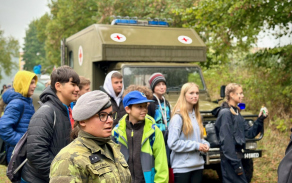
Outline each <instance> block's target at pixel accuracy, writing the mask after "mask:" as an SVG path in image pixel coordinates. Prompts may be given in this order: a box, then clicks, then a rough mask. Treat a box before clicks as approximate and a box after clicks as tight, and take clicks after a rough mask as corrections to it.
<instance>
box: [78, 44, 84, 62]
mask: <svg viewBox="0 0 292 183" xmlns="http://www.w3.org/2000/svg"><path fill="white" fill-rule="evenodd" d="M78 61H79V65H80V66H81V65H82V63H83V49H82V46H79V50H78Z"/></svg>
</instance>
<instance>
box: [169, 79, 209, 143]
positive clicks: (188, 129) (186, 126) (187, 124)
mask: <svg viewBox="0 0 292 183" xmlns="http://www.w3.org/2000/svg"><path fill="white" fill-rule="evenodd" d="M193 86H196V87H197V88H198V89H199V86H198V85H197V84H195V83H192V82H189V83H185V84H184V85H183V86H182V88H181V91H180V96H179V98H178V100H177V102H176V104H175V106H174V108H173V110H172V116H174V115H175V114H178V113H179V114H180V115H181V116H182V119H183V128H182V132H183V133H184V135H185V136H189V135H190V134H192V133H193V131H194V129H193V125H192V121H191V119H190V117H189V114H188V110H187V100H186V93H187V91H188V90H189V89H190V88H192V87H193ZM193 109H194V110H195V115H196V118H197V121H198V125H199V127H200V131H201V138H203V134H204V127H203V122H202V117H201V115H200V110H199V100H198V102H197V103H196V104H195V105H194V106H193Z"/></svg>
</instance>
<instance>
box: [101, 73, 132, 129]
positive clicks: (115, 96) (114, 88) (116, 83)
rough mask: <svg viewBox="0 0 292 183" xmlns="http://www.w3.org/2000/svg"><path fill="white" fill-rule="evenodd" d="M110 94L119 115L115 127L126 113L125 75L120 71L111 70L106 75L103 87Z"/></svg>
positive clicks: (114, 108) (114, 109)
mask: <svg viewBox="0 0 292 183" xmlns="http://www.w3.org/2000/svg"><path fill="white" fill-rule="evenodd" d="M101 90H104V91H105V92H106V93H107V94H108V96H109V97H110V98H111V103H112V107H113V111H114V112H117V116H116V118H115V120H114V124H113V127H115V126H116V125H117V124H118V123H119V120H120V119H121V118H122V117H123V116H124V115H125V114H126V111H125V109H124V106H123V98H122V96H123V92H124V85H123V76H122V74H121V73H119V72H118V71H111V72H110V73H108V74H107V75H106V77H105V80H104V84H103V88H102V89H101Z"/></svg>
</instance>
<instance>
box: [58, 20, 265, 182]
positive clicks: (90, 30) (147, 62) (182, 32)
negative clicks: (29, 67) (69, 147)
mask: <svg viewBox="0 0 292 183" xmlns="http://www.w3.org/2000/svg"><path fill="white" fill-rule="evenodd" d="M112 24H113V25H101V24H94V25H91V26H89V27H87V28H85V29H84V30H81V31H80V32H78V33H76V34H74V35H72V36H70V37H68V38H67V39H64V40H62V42H61V45H62V46H61V52H62V64H63V65H64V64H66V65H69V66H71V67H72V68H74V70H75V71H76V72H77V73H78V74H79V75H82V76H85V77H87V78H90V80H91V89H92V90H98V89H99V87H100V86H102V85H103V82H104V79H105V76H106V74H107V73H109V72H110V71H112V70H116V71H119V72H120V73H122V75H123V81H124V87H125V88H127V87H128V86H129V85H131V84H135V85H144V86H148V87H149V83H148V79H149V77H150V76H151V75H152V74H153V73H155V72H160V73H162V74H163V75H164V76H165V78H166V81H167V93H166V95H165V97H166V99H167V100H168V101H169V102H170V105H171V107H173V106H174V104H175V103H176V101H177V99H178V96H179V94H180V90H181V87H182V85H183V84H184V83H186V82H194V83H196V84H197V85H198V86H199V89H200V103H199V105H200V112H201V115H202V116H203V120H204V125H205V124H207V123H214V122H215V121H216V118H215V116H213V115H212V113H211V111H212V110H213V109H214V108H216V107H218V106H219V104H218V102H212V100H211V98H210V95H209V93H208V89H207V86H206V83H205V81H204V77H203V74H202V70H201V68H200V67H199V66H198V65H197V64H196V63H198V62H204V61H206V45H205V44H204V42H203V41H202V40H201V38H200V37H199V36H198V34H197V33H196V32H195V31H194V30H193V29H191V28H170V27H167V25H168V24H167V23H161V21H152V22H150V21H149V22H146V21H142V22H139V21H136V22H135V21H130V20H115V21H114V22H113V23H112ZM218 82H220V80H219V81H218ZM222 84H224V83H222ZM241 114H242V115H243V117H244V118H245V119H246V120H247V121H248V123H249V124H250V125H253V122H254V120H255V117H256V115H253V114H252V113H250V112H246V111H243V112H242V113H241ZM262 137H263V132H262V133H261V134H260V135H259V136H258V137H257V138H255V139H247V144H246V149H245V150H244V151H245V152H244V156H245V158H246V160H247V163H249V164H252V159H253V158H258V157H260V156H261V152H262V151H261V150H257V146H256V142H257V141H258V140H260V139H261V138H262ZM204 157H205V160H206V161H205V162H206V163H205V164H206V165H205V168H209V169H215V170H217V172H220V151H219V148H218V147H215V148H210V151H209V152H208V153H206V155H204ZM251 166H252V165H251ZM252 170H253V167H251V175H250V176H252ZM220 175H221V174H220ZM220 175H219V176H220ZM248 176H249V175H247V177H248ZM250 179H251V178H250Z"/></svg>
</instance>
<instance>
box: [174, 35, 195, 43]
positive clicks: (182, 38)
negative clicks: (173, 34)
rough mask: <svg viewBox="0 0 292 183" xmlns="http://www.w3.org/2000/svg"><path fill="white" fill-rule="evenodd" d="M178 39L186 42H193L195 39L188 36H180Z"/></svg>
mask: <svg viewBox="0 0 292 183" xmlns="http://www.w3.org/2000/svg"><path fill="white" fill-rule="evenodd" d="M177 39H178V41H179V42H181V43H184V44H191V43H192V42H193V40H192V39H191V38H190V37H188V36H178V38H177Z"/></svg>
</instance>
